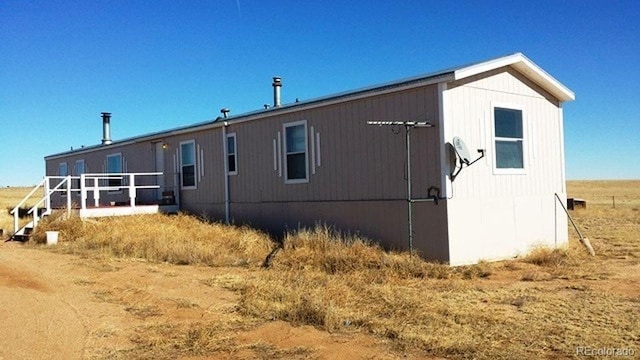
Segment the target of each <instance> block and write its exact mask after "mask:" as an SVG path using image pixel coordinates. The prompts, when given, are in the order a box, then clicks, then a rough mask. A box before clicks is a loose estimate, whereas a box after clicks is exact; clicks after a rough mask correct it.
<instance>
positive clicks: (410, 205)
mask: <svg viewBox="0 0 640 360" xmlns="http://www.w3.org/2000/svg"><path fill="white" fill-rule="evenodd" d="M367 125H378V126H404V129H405V144H406V150H407V217H408V218H409V229H408V230H409V254H411V255H412V256H413V197H412V195H411V135H410V134H411V129H413V128H416V127H433V124H431V123H430V122H428V121H367Z"/></svg>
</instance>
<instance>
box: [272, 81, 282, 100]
mask: <svg viewBox="0 0 640 360" xmlns="http://www.w3.org/2000/svg"><path fill="white" fill-rule="evenodd" d="M272 85H273V106H274V107H278V106H280V88H281V87H282V79H281V78H280V76H274V77H273V84H272Z"/></svg>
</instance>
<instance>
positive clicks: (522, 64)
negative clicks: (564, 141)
mask: <svg viewBox="0 0 640 360" xmlns="http://www.w3.org/2000/svg"><path fill="white" fill-rule="evenodd" d="M504 66H512V67H513V68H515V69H516V70H518V71H520V72H521V73H522V74H523V75H525V76H526V77H528V78H530V79H531V80H532V81H533V82H535V83H537V84H538V85H540V86H541V87H542V88H543V89H545V90H547V91H549V93H551V94H552V95H553V96H555V97H556V98H558V100H560V101H572V100H575V99H576V96H575V94H574V93H573V91H571V90H569V88H567V87H566V86H564V85H562V83H560V82H559V81H558V80H556V79H555V78H554V77H553V76H551V75H549V74H548V73H547V72H546V71H544V70H542V68H541V67H539V66H538V65H536V64H535V63H534V62H533V61H531V60H529V58H527V57H526V56H524V55H523V54H522V53H515V54H511V55H507V56H503V57H500V58H497V59H493V60H489V61H485V62H481V63H477V64H473V65H470V66H465V67H462V68H460V69H457V70H455V72H454V78H455V79H456V80H460V79H464V78H468V77H471V76H474V75H478V74H481V73H484V72H487V71H491V70H495V69H498V68H501V67H504Z"/></svg>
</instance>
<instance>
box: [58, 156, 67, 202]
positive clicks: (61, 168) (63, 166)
mask: <svg viewBox="0 0 640 360" xmlns="http://www.w3.org/2000/svg"><path fill="white" fill-rule="evenodd" d="M67 175H69V167H68V166H67V163H66V162H63V163H60V164H58V176H67ZM60 181H63V179H60ZM60 188H61V189H64V191H61V192H60V195H62V196H67V191H66V188H67V184H62V186H61V187H60Z"/></svg>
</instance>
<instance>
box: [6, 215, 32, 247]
mask: <svg viewBox="0 0 640 360" xmlns="http://www.w3.org/2000/svg"><path fill="white" fill-rule="evenodd" d="M32 234H33V220H32V221H30V222H29V223H28V224H26V225H25V226H23V227H22V228H20V230H18V231H16V233H15V234H13V235H11V237H9V239H7V240H6V241H19V242H26V241H29V239H30V238H31V235H32Z"/></svg>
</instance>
